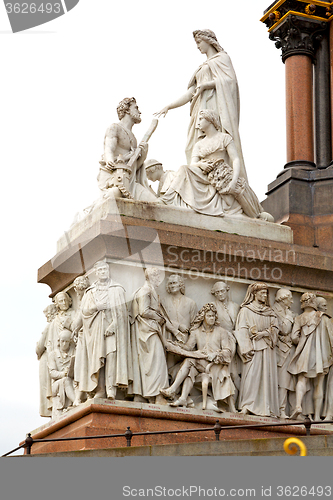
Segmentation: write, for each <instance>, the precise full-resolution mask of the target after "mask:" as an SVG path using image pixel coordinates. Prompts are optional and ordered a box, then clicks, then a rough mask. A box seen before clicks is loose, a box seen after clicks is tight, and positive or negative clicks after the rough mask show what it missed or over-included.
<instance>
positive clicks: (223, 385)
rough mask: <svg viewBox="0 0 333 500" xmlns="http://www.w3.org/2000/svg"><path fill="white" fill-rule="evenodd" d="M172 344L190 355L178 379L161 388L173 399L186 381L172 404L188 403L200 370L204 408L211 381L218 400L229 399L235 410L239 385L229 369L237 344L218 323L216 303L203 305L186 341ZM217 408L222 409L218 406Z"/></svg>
mask: <svg viewBox="0 0 333 500" xmlns="http://www.w3.org/2000/svg"><path fill="white" fill-rule="evenodd" d="M168 344H169V347H168V349H169V348H170V349H172V350H175V352H177V351H178V352H179V353H182V354H183V356H186V355H187V356H188V357H186V358H185V360H184V361H183V363H182V365H181V367H180V370H179V372H178V373H177V376H176V379H175V381H174V383H173V384H172V385H171V386H170V387H169V388H168V389H165V390H162V391H161V393H162V394H163V395H164V396H165V397H167V398H170V399H172V398H174V397H175V395H176V392H177V390H178V388H179V387H180V386H181V384H183V386H182V391H181V395H180V397H179V398H178V399H177V400H176V401H174V402H172V403H170V405H171V406H187V401H188V396H189V394H190V392H191V390H192V388H193V385H194V383H195V381H196V380H197V379H198V376H199V374H200V380H201V382H202V388H203V409H205V408H206V403H207V388H208V384H209V382H210V383H211V384H212V393H213V397H214V400H215V404H216V402H218V401H224V400H225V401H227V402H228V404H229V406H230V411H232V412H235V411H236V409H235V407H234V403H233V398H232V395H233V394H234V392H235V388H234V384H233V382H232V380H231V377H230V371H229V366H230V362H231V359H232V351H233V346H232V343H231V342H230V337H229V335H228V332H227V331H226V330H225V329H224V328H221V327H220V326H218V320H217V310H216V307H215V306H214V304H212V303H210V304H206V305H205V306H203V307H202V308H201V309H200V311H199V313H198V314H197V317H196V318H195V320H194V323H193V325H192V328H191V333H190V337H189V339H188V341H187V342H186V344H185V345H182V344H178V343H177V342H173V341H169V342H168ZM174 348H175V349H174ZM215 409H216V410H218V407H217V406H216V407H215Z"/></svg>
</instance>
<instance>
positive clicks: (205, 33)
mask: <svg viewBox="0 0 333 500" xmlns="http://www.w3.org/2000/svg"><path fill="white" fill-rule="evenodd" d="M193 36H194V38H200V39H201V40H204V41H205V42H207V43H209V45H212V46H213V47H214V49H215V50H217V52H222V51H223V49H222V47H221V45H220V44H219V42H218V41H217V38H216V35H215V33H214V31H212V30H195V31H193Z"/></svg>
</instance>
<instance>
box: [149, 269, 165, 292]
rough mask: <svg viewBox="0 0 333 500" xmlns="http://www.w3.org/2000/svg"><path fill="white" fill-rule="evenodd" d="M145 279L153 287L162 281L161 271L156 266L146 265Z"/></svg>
mask: <svg viewBox="0 0 333 500" xmlns="http://www.w3.org/2000/svg"><path fill="white" fill-rule="evenodd" d="M145 278H146V280H147V281H148V282H149V283H150V284H151V285H152V286H153V287H154V288H155V287H158V285H160V284H161V283H162V281H163V276H162V272H161V271H160V270H159V269H157V267H148V268H147V269H145Z"/></svg>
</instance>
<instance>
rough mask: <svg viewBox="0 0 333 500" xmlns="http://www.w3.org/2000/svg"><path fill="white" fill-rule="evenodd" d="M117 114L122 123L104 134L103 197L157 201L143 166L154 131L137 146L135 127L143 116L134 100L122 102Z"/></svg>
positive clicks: (128, 99) (100, 185)
mask: <svg viewBox="0 0 333 500" xmlns="http://www.w3.org/2000/svg"><path fill="white" fill-rule="evenodd" d="M117 114H118V118H119V123H113V124H112V125H110V127H109V128H108V129H107V131H106V133H105V138H104V154H103V156H102V160H101V161H100V171H99V174H98V177H97V181H98V187H99V188H100V190H101V191H102V193H103V195H104V197H118V198H130V199H133V198H134V199H136V200H141V201H156V200H157V197H156V196H155V195H154V194H153V192H152V190H151V189H150V188H149V184H148V180H147V176H146V171H145V168H144V167H143V163H144V161H145V159H146V157H147V152H148V143H147V142H146V141H148V139H149V137H150V135H151V134H152V133H153V130H151V131H150V132H149V133H147V134H146V136H145V139H146V140H143V141H142V142H141V143H140V144H139V146H138V145H137V140H136V137H135V135H134V134H133V131H132V128H133V126H134V125H135V124H137V123H140V122H141V113H140V111H139V108H138V105H137V103H136V100H135V98H134V97H126V98H125V99H123V100H122V101H121V102H120V103H119V105H118V107H117ZM155 121H156V122H157V120H155ZM155 128H156V127H155Z"/></svg>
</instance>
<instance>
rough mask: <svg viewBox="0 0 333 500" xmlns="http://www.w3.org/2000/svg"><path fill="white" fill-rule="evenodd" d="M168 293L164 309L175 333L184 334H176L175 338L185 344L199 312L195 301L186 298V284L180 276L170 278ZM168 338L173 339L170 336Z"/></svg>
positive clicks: (175, 275)
mask: <svg viewBox="0 0 333 500" xmlns="http://www.w3.org/2000/svg"><path fill="white" fill-rule="evenodd" d="M166 291H167V292H168V295H167V296H166V297H164V298H163V299H162V302H161V303H162V307H163V308H164V310H165V312H166V314H167V317H168V319H169V320H170V322H171V323H172V325H173V327H174V329H175V331H176V332H181V333H182V334H183V335H181V336H179V335H178V334H177V333H176V335H174V336H175V337H178V340H182V341H184V342H185V341H186V340H187V338H188V333H189V329H190V326H191V323H192V322H193V321H194V318H195V317H196V314H197V311H198V308H197V305H196V303H195V302H194V300H192V299H190V298H189V297H186V295H185V282H184V280H183V278H182V277H181V276H180V275H179V274H172V275H171V276H169V278H168V281H167V285H166ZM167 338H170V339H172V337H170V336H168V337H167ZM173 340H174V339H173Z"/></svg>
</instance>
